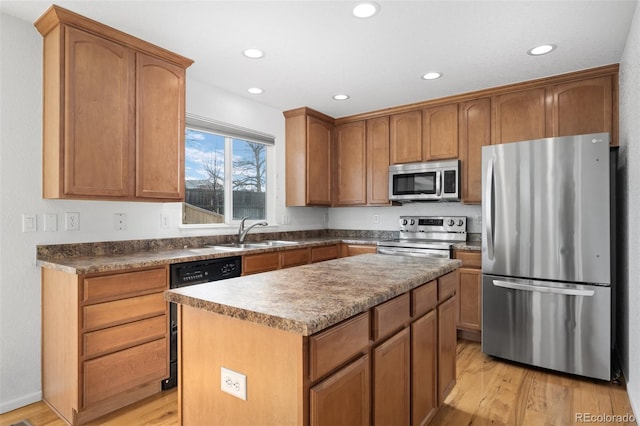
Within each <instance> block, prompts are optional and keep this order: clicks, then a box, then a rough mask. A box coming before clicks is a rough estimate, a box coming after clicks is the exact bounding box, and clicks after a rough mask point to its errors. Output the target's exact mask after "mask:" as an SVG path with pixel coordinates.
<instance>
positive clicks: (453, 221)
mask: <svg viewBox="0 0 640 426" xmlns="http://www.w3.org/2000/svg"><path fill="white" fill-rule="evenodd" d="M455 223H456V222H455V220H453V219H449V220H447V225H449V226H453V225H454V224H455Z"/></svg>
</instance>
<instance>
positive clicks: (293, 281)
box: [165, 254, 462, 336]
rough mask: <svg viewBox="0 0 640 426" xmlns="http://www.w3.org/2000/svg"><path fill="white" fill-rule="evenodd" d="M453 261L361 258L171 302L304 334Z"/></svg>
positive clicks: (247, 280)
mask: <svg viewBox="0 0 640 426" xmlns="http://www.w3.org/2000/svg"><path fill="white" fill-rule="evenodd" d="M461 264H462V262H461V261H460V260H453V259H431V258H413V257H408V256H388V255H381V254H363V255H359V256H352V257H345V258H340V259H335V260H328V261H325V262H319V263H313V264H309V265H303V266H297V267H293V268H288V269H280V270H277V271H271V272H265V273H262V274H255V275H249V276H245V277H240V278H233V279H229V280H224V281H216V282H210V283H204V284H197V285H193V286H189V287H182V288H179V289H173V290H169V291H167V292H165V299H166V300H168V301H170V302H175V303H179V304H182V305H185V306H190V307H193V308H198V309H202V310H205V311H210V312H214V313H217V314H222V315H225V316H229V317H233V318H237V319H242V320H245V321H250V322H254V323H259V324H262V325H265V326H268V327H273V328H278V329H281V330H285V331H288V332H291V333H296V334H301V335H303V336H309V335H311V334H314V333H317V332H319V331H321V330H323V329H325V328H327V327H330V326H332V325H334V324H337V323H338V322H340V321H343V320H345V319H347V318H350V317H352V316H354V315H357V314H359V313H361V312H364V311H366V310H367V309H369V308H372V307H374V306H376V305H378V304H380V303H383V302H385V301H387V300H389V299H392V298H393V297H395V296H398V295H400V294H402V293H405V292H407V291H409V290H411V289H413V288H415V287H418V286H420V285H422V284H425V283H427V282H429V281H431V280H434V279H436V278H438V277H439V276H441V275H444V274H446V273H448V272H451V271H453V270H455V269H456V268H458V267H459V266H460V265H461Z"/></svg>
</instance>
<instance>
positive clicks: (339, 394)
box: [309, 355, 371, 426]
mask: <svg viewBox="0 0 640 426" xmlns="http://www.w3.org/2000/svg"><path fill="white" fill-rule="evenodd" d="M369 377H370V373H369V356H368V355H364V356H363V357H361V358H359V359H358V360H356V361H354V362H353V363H351V364H349V365H348V366H346V367H344V368H343V369H341V370H339V371H338V372H337V373H335V374H333V375H331V376H329V377H328V378H327V379H326V380H324V381H322V382H320V383H319V384H317V385H316V386H314V387H312V388H311V389H310V391H309V398H310V403H309V405H310V406H309V413H310V421H309V423H310V424H311V426H323V425H326V426H340V425H343V426H357V425H362V426H369V417H370V414H369V412H370V407H371V401H370V398H371V396H370V392H371V391H370V386H371V385H370V379H369Z"/></svg>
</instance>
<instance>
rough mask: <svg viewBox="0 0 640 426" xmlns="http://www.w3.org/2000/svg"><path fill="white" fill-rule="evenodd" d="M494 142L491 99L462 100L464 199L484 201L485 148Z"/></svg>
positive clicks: (461, 143)
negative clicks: (483, 164) (483, 149)
mask: <svg viewBox="0 0 640 426" xmlns="http://www.w3.org/2000/svg"><path fill="white" fill-rule="evenodd" d="M486 145H491V99H489V98H481V99H474V100H472V101H467V102H462V103H460V119H459V151H460V168H461V176H460V179H461V180H462V182H461V187H462V197H461V198H462V202H463V203H466V204H479V203H481V202H482V147H483V146H486Z"/></svg>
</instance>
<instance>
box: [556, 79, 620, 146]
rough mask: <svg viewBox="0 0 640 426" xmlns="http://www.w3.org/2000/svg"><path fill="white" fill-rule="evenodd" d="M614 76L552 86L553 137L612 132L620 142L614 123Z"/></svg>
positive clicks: (612, 136) (612, 138)
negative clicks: (615, 133) (615, 132)
mask: <svg viewBox="0 0 640 426" xmlns="http://www.w3.org/2000/svg"><path fill="white" fill-rule="evenodd" d="M612 86H613V77H612V76H605V77H597V78H590V79H586V80H579V81H573V82H570V83H565V84H558V85H555V86H552V87H551V88H550V89H549V92H550V93H551V97H552V99H553V103H552V104H551V108H550V109H551V111H550V114H548V115H549V116H550V117H551V120H550V122H551V132H550V135H551V136H569V135H581V134H585V133H600V132H608V133H609V134H610V135H611V140H612V144H613V141H614V140H616V141H617V135H614V126H613V91H612Z"/></svg>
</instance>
